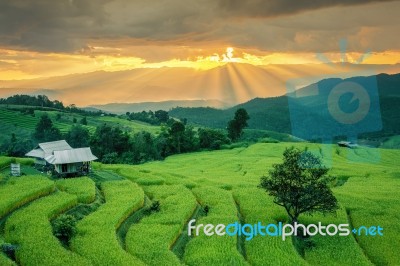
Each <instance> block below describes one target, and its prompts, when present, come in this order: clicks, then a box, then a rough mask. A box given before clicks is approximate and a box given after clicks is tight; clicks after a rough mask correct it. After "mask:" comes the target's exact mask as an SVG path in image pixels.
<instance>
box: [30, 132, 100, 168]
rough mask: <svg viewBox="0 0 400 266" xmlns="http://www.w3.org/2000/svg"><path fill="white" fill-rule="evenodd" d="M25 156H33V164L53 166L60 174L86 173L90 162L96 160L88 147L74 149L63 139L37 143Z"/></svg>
mask: <svg viewBox="0 0 400 266" xmlns="http://www.w3.org/2000/svg"><path fill="white" fill-rule="evenodd" d="M26 156H28V157H33V158H35V164H38V165H42V166H52V167H54V171H55V172H57V173H58V174H62V175H70V174H72V175H73V174H77V173H88V172H89V170H90V163H91V162H92V161H94V160H97V157H96V156H94V155H93V154H92V151H91V149H90V148H89V147H85V148H78V149H74V148H72V147H71V146H70V145H69V144H68V143H67V142H66V141H65V140H59V141H52V142H45V143H39V144H38V146H37V147H36V148H35V149H33V150H31V151H30V152H28V153H27V154H26Z"/></svg>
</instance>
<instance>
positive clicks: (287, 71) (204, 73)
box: [0, 63, 400, 112]
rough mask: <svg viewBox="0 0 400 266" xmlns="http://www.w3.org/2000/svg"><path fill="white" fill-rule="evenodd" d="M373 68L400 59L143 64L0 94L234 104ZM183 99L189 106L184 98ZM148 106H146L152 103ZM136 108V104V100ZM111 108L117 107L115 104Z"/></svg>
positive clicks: (67, 100) (16, 85)
mask: <svg viewBox="0 0 400 266" xmlns="http://www.w3.org/2000/svg"><path fill="white" fill-rule="evenodd" d="M371 68H373V69H375V73H381V72H384V73H398V72H400V65H375V66H374V65H363V64H359V65H357V64H335V65H328V64H308V65H294V64H287V65H267V66H255V65H250V64H242V63H227V64H225V65H222V66H219V67H216V68H212V69H208V70H196V69H193V68H183V67H179V68H178V67H176V68H168V67H163V68H140V69H132V70H125V71H115V72H105V71H97V72H92V73H83V74H73V75H67V76H58V77H49V78H40V79H31V80H12V81H0V97H7V96H11V95H14V94H34V95H38V94H45V95H47V96H48V97H49V98H50V99H53V100H54V99H57V100H60V101H62V102H63V103H64V104H66V105H68V104H76V105H77V106H81V107H83V106H91V105H96V106H97V105H104V104H109V103H148V102H165V101H190V102H188V103H191V104H193V105H192V106H193V107H196V106H199V105H200V104H201V105H203V103H204V105H203V106H207V105H210V106H212V107H223V106H234V105H236V104H240V103H243V102H246V101H249V100H251V99H254V98H256V97H260V98H267V97H276V96H282V95H285V94H286V93H287V88H286V85H287V81H288V80H290V79H293V78H301V77H307V78H308V83H307V84H303V85H304V86H305V85H308V84H310V83H312V82H316V81H318V80H320V79H321V76H325V77H326V76H329V75H330V74H332V73H342V76H341V77H343V78H346V77H350V76H352V75H353V73H355V72H363V71H365V70H368V69H371ZM376 71H379V72H376ZM199 101H200V102H199ZM202 101H211V102H210V103H208V102H202ZM215 101H219V102H222V103H223V104H222V106H221V105H219V103H217V104H216V102H215ZM179 104H182V106H187V105H186V103H183V102H181V103H179ZM161 105H164V104H161ZM143 106H144V108H147V104H144V105H143ZM108 107H111V106H108ZM127 107H128V106H127ZM172 107H175V106H172ZM102 108H103V107H102ZM132 108H136V107H135V105H133V106H132ZM162 108H167V107H162ZM112 109H113V110H114V109H115V108H114V107H112ZM117 109H118V108H117ZM157 109H161V107H159V108H157ZM115 110H116V109H115ZM135 110H138V109H135ZM122 111H125V110H123V109H119V110H118V112H122ZM126 111H130V110H126Z"/></svg>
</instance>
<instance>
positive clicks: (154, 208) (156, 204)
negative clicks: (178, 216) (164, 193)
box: [145, 200, 160, 215]
mask: <svg viewBox="0 0 400 266" xmlns="http://www.w3.org/2000/svg"><path fill="white" fill-rule="evenodd" d="M159 211H160V201H158V200H156V201H153V203H152V204H151V205H150V206H149V207H147V208H146V210H145V214H146V215H150V214H152V213H153V212H159Z"/></svg>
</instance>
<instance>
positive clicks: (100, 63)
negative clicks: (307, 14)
mask: <svg viewBox="0 0 400 266" xmlns="http://www.w3.org/2000/svg"><path fill="white" fill-rule="evenodd" d="M95 48H96V49H97V50H99V51H100V52H99V53H100V54H96V55H86V54H80V53H72V54H57V53H39V52H32V51H16V50H5V49H3V50H2V49H0V80H22V79H32V78H44V77H52V76H63V75H69V74H79V73H88V72H95V71H109V72H113V71H124V70H131V69H137V68H162V67H172V68H175V67H179V68H192V69H197V70H208V69H212V68H215V67H219V66H222V65H225V64H227V63H235V62H237V63H246V64H250V65H256V66H267V65H276V64H279V65H280V64H282V65H292V64H320V63H321V62H320V61H319V60H318V59H317V58H316V56H315V54H314V53H293V52H287V53H283V52H279V53H278V52H274V53H266V52H264V53H262V52H257V53H256V54H255V53H252V51H246V50H245V49H242V50H241V51H240V52H237V51H236V49H235V48H234V47H227V48H226V49H225V52H223V53H221V54H218V53H212V52H210V53H209V54H208V55H203V54H202V55H195V54H193V56H192V57H191V58H186V59H182V58H172V59H168V60H165V59H164V60H159V61H155V62H148V61H146V60H145V59H143V58H140V57H138V56H137V57H135V56H128V55H121V54H118V53H117V54H107V53H104V54H101V52H102V51H108V50H110V49H111V48H109V49H108V48H106V47H95ZM114 50H115V48H114ZM199 50H201V49H199ZM118 51H119V50H118ZM326 56H327V57H328V58H330V60H332V61H333V62H339V61H340V54H339V53H328V54H326ZM360 56H362V53H355V52H353V53H348V54H347V57H348V59H349V62H350V63H354V62H356V61H357V59H358V58H359V57H360ZM399 62H400V51H387V52H380V53H373V54H371V55H370V56H369V57H367V58H366V59H365V61H364V62H363V64H378V65H383V64H397V63H399Z"/></svg>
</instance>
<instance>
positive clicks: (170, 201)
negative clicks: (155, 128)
mask: <svg viewBox="0 0 400 266" xmlns="http://www.w3.org/2000/svg"><path fill="white" fill-rule="evenodd" d="M290 145H294V146H297V147H299V148H303V147H304V146H306V145H307V146H308V147H309V148H310V149H311V150H315V151H317V152H323V156H324V159H325V160H330V158H331V157H332V161H331V165H332V170H331V174H332V175H334V176H337V177H338V180H340V182H339V181H338V182H337V184H336V186H335V187H334V188H333V191H334V194H335V195H336V197H337V198H338V201H339V203H340V205H341V209H340V210H339V211H338V212H337V214H336V215H327V216H322V215H314V216H301V217H300V222H302V223H304V224H309V223H318V222H321V223H322V224H328V223H334V224H340V223H351V224H352V225H353V226H354V227H359V226H361V225H365V226H371V225H379V226H381V227H383V228H384V236H382V237H378V236H376V237H372V236H363V235H361V236H358V235H353V234H351V235H350V236H347V237H321V236H316V237H312V240H313V242H314V243H315V247H314V248H311V249H307V250H305V252H304V254H301V252H299V251H298V249H297V248H296V246H295V245H294V244H293V242H292V241H291V239H290V238H289V239H288V240H286V241H282V240H281V239H280V238H274V237H260V236H255V237H254V238H253V239H252V240H250V241H246V239H245V238H244V237H243V236H239V237H230V236H227V235H225V236H222V237H221V236H216V235H214V236H211V237H207V236H205V235H199V236H193V235H192V236H188V233H187V223H188V221H189V220H191V219H196V220H197V223H198V224H199V223H203V224H207V223H211V224H214V225H216V224H221V223H223V224H228V223H232V222H236V221H239V222H241V223H250V224H254V223H257V222H259V221H260V222H263V223H278V222H283V223H285V222H287V216H286V213H285V211H284V210H283V209H282V208H281V207H279V206H277V205H275V204H274V203H273V202H272V199H271V198H270V197H269V196H268V195H267V194H266V193H265V192H264V191H262V190H260V189H258V188H257V185H258V183H259V179H260V177H261V176H262V175H264V174H266V173H267V171H268V169H270V168H271V166H272V164H274V163H279V162H280V161H281V157H282V152H283V151H284V149H285V147H288V146H290ZM320 148H321V146H318V145H314V144H304V143H293V144H289V143H276V144H255V145H252V146H249V147H248V148H238V149H233V150H222V151H214V152H201V153H193V154H186V155H177V156H172V157H169V158H167V159H166V160H165V161H162V162H151V163H146V164H143V165H140V166H127V165H100V164H95V166H96V167H95V174H93V175H92V176H90V177H84V178H76V179H68V180H56V181H54V180H49V179H48V178H47V177H45V176H24V177H19V178H5V179H4V182H2V183H1V184H0V195H1V198H2V200H1V202H0V219H1V220H0V221H1V223H0V225H1V226H0V229H1V230H0V232H1V234H0V243H2V242H5V243H11V244H14V245H17V246H18V249H17V252H16V258H15V260H12V259H11V258H9V257H7V256H6V254H4V253H1V252H0V265H15V264H17V265H18V264H19V265H182V264H184V265H373V264H375V265H398V263H399V261H400V255H399V252H398V251H399V245H398V243H400V236H399V235H398V232H399V231H400V223H399V221H400V216H399V213H400V197H399V190H400V166H399V164H398V161H399V160H400V151H399V150H385V149H380V150H375V151H378V153H376V152H373V151H372V150H369V149H359V150H347V149H345V148H336V147H334V148H333V149H332V155H331V156H329V154H326V149H320ZM378 155H379V156H378ZM349 158H350V159H354V160H355V161H350V160H349ZM1 162H3V163H4V164H7V163H8V161H7V158H1V159H0V163H1ZM154 202H159V203H160V209H159V211H158V212H157V211H154V212H148V211H146V210H147V209H148V207H149V206H151V205H152V203H154ZM205 209H207V211H205ZM61 213H69V214H72V215H75V216H76V217H77V218H78V222H77V227H76V228H77V233H76V234H75V236H74V237H73V238H72V240H71V241H70V244H69V246H63V245H62V244H61V243H60V242H59V241H58V239H57V238H56V237H54V236H53V234H52V231H51V221H52V219H54V218H56V217H57V216H58V215H60V214H61Z"/></svg>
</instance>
